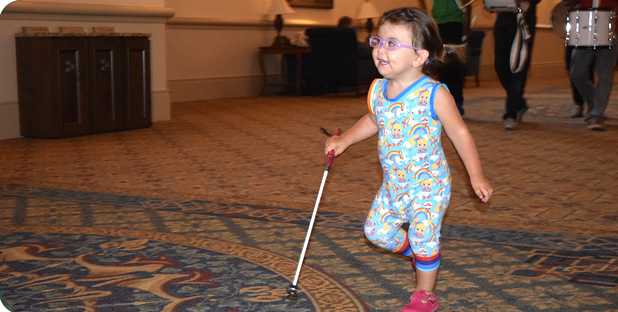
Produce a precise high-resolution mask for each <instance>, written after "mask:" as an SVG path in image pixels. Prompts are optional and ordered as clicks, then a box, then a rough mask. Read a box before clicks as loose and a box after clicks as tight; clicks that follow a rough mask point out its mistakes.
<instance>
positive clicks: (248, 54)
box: [0, 0, 566, 139]
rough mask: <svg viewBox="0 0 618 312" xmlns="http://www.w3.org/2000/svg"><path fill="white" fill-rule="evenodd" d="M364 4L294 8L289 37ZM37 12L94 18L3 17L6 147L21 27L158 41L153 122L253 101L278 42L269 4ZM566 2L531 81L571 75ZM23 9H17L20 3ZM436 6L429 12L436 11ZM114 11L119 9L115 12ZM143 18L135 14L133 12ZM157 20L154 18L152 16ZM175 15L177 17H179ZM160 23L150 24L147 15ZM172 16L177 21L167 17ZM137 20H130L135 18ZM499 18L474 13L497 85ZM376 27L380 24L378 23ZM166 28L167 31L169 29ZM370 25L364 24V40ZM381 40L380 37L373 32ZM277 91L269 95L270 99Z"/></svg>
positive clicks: (213, 2) (89, 0)
mask: <svg viewBox="0 0 618 312" xmlns="http://www.w3.org/2000/svg"><path fill="white" fill-rule="evenodd" d="M363 1H365V0H334V8H333V9H331V10H328V9H310V8H294V10H295V13H293V14H287V15H284V19H285V26H284V30H283V35H286V36H288V37H293V36H294V34H296V33H297V32H300V31H302V30H304V29H306V28H307V27H312V26H332V25H335V24H336V22H337V19H339V17H341V16H343V15H348V16H351V17H354V16H356V14H357V10H358V7H359V6H360V4H361V3H362V2H363ZM371 1H372V2H373V3H374V4H375V6H376V7H377V9H378V11H380V12H383V11H386V10H389V9H392V8H396V7H401V6H410V5H412V6H419V2H418V1H419V0H412V1H410V0H379V1H378V0H371ZM19 2H20V3H22V4H23V3H30V4H34V5H37V4H38V5H49V4H50V3H51V4H53V5H55V6H57V7H65V6H69V7H71V5H73V6H80V5H85V6H90V7H91V8H90V11H91V14H75V13H74V12H73V13H71V14H58V13H54V14H49V13H48V14H43V13H27V14H26V13H10V12H8V13H7V9H9V10H8V11H11V10H10V8H11V6H13V4H11V5H9V6H8V7H7V9H5V11H4V12H3V13H2V14H0V139H6V138H14V137H19V121H18V119H19V118H18V109H17V88H16V77H15V75H16V73H15V71H16V70H15V52H14V50H15V47H14V33H17V32H20V31H21V30H20V28H21V26H25V25H29V26H49V27H51V28H52V30H56V31H57V27H58V26H84V27H87V28H90V27H92V26H93V25H96V26H114V27H116V29H117V30H118V31H120V32H148V33H152V34H153V36H152V37H151V44H152V62H153V64H152V65H153V69H152V78H153V121H157V120H166V119H169V116H170V111H169V103H170V102H182V101H191V100H202V99H213V98H230V97H244V96H254V95H257V94H260V92H261V90H262V78H261V73H260V68H259V64H258V47H260V46H268V45H270V44H271V43H272V39H273V37H274V36H275V35H276V34H275V31H274V27H273V25H272V19H273V17H272V16H266V15H265V12H266V11H267V8H268V6H269V3H270V0H226V1H221V0H30V1H25V0H22V1H19ZM557 2H559V0H543V1H541V3H540V4H539V12H538V14H537V16H538V20H539V22H538V27H537V36H536V39H535V44H534V51H533V54H532V56H531V58H532V66H531V69H530V73H529V76H530V77H531V78H533V79H534V78H554V77H561V76H564V75H565V74H566V70H565V69H564V57H563V53H564V41H563V40H562V39H560V38H559V37H558V36H556V35H555V34H554V33H553V31H552V28H551V19H550V13H551V9H552V8H553V7H554V5H555V4H556V3H557ZM16 3H17V2H16ZM431 4H432V2H431V0H427V7H428V8H431ZM101 5H107V6H105V7H106V8H111V10H107V11H106V13H105V14H98V15H97V14H92V10H94V9H93V8H92V7H99V8H100V6H101ZM114 8H115V9H114ZM128 8H137V9H138V10H137V11H140V10H141V11H143V13H144V14H141V16H118V15H116V16H114V15H113V14H111V15H110V13H109V12H110V11H112V12H113V11H122V9H125V10H127V9H128ZM129 11H131V12H132V14H133V15H136V10H129ZM149 12H150V13H149ZM174 12H175V15H174ZM149 14H150V15H153V16H148V15H149ZM165 14H168V15H169V16H171V15H174V16H173V17H171V18H169V19H167V18H165V17H162V16H163V15H165ZM129 15H130V14H129ZM494 19H495V14H494V13H489V12H487V11H486V10H485V9H484V8H483V1H477V2H475V3H474V4H473V5H472V21H473V27H474V28H475V29H480V30H483V31H485V32H486V34H487V36H486V37H485V41H484V43H483V54H482V56H481V69H480V78H481V80H493V79H496V75H495V72H494V70H493V53H492V52H493V32H492V28H491V27H492V25H493V21H494ZM374 21H376V22H377V20H376V19H374ZM166 22H167V23H166ZM363 23H364V21H357V24H356V28H357V31H358V33H359V37H361V38H364V37H365V36H366V33H365V31H364V28H363ZM374 33H375V30H374ZM265 63H266V64H265V65H266V66H265V67H266V72H267V74H268V77H269V78H270V79H278V78H279V77H280V73H281V69H280V68H281V67H280V63H279V58H278V57H275V56H266V60H265ZM276 91H277V88H273V87H270V88H268V89H267V92H268V93H269V94H272V93H274V92H276Z"/></svg>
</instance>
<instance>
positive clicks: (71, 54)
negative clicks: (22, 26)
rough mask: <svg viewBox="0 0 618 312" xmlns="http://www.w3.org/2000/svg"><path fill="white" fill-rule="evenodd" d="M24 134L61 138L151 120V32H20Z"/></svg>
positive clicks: (145, 124)
mask: <svg viewBox="0 0 618 312" xmlns="http://www.w3.org/2000/svg"><path fill="white" fill-rule="evenodd" d="M15 40H16V55H17V56H16V57H17V88H18V98H19V116H20V127H21V135H23V136H25V137H39V138H61V137H69V136H78V135H85V134H94V133H102V132H110V131H119V130H128V129H136V128H144V127H149V126H150V125H151V91H150V90H151V87H150V40H149V38H148V36H144V35H142V36H138V35H126V34H124V35H117V36H88V35H84V36H75V35H71V36H67V35H64V36H63V35H55V34H52V35H47V36H41V35H38V36H27V35H23V36H19V35H18V36H16V38H15Z"/></svg>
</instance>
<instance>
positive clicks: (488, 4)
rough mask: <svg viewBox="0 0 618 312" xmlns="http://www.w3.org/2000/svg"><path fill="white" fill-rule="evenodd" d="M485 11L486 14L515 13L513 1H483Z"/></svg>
mask: <svg viewBox="0 0 618 312" xmlns="http://www.w3.org/2000/svg"><path fill="white" fill-rule="evenodd" d="M484 6H485V10H487V11H488V12H491V13H494V12H517V4H515V1H514V0H485V4H484Z"/></svg>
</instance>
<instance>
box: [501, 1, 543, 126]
mask: <svg viewBox="0 0 618 312" xmlns="http://www.w3.org/2000/svg"><path fill="white" fill-rule="evenodd" d="M515 2H516V3H517V4H518V5H519V7H520V8H521V9H522V11H525V12H524V13H523V14H524V21H525V23H526V25H527V29H528V33H529V34H530V37H529V39H528V41H527V45H526V51H525V52H526V53H527V55H528V57H527V59H526V61H525V62H524V63H523V64H522V67H521V70H520V71H518V72H515V73H514V72H513V71H512V70H511V47H512V46H513V41H514V39H515V37H516V35H517V31H518V28H519V23H518V21H517V14H518V13H516V12H499V13H498V16H497V17H496V22H495V23H494V57H495V60H494V69H495V70H496V74H497V75H498V79H499V80H500V84H501V85H502V88H504V90H505V91H506V112H505V114H504V116H502V119H503V122H504V129H506V130H515V129H517V123H519V122H521V120H522V117H523V116H524V113H525V112H526V111H527V110H528V105H527V103H526V99H524V91H525V87H526V79H527V77H528V69H529V68H530V55H531V54H532V45H533V42H534V34H535V31H536V5H537V4H538V3H539V2H540V0H530V1H523V0H515Z"/></svg>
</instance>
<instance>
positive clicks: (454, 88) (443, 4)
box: [423, 0, 466, 115]
mask: <svg viewBox="0 0 618 312" xmlns="http://www.w3.org/2000/svg"><path fill="white" fill-rule="evenodd" d="M423 5H424V2H423ZM431 16H432V17H433V19H434V20H435V21H436V24H438V33H439V34H440V38H441V39H442V42H443V43H444V44H452V45H459V44H462V43H463V36H464V20H465V17H464V9H463V4H462V3H461V1H460V0H434V1H433V6H432V7H431ZM445 61H446V63H445V64H444V65H443V66H441V67H440V68H439V70H438V76H439V77H438V79H439V80H440V82H442V83H444V84H445V85H446V87H447V88H448V90H449V92H450V93H451V95H452V96H453V98H454V99H455V105H457V110H459V113H460V114H461V115H463V114H464V113H465V110H464V108H463V105H464V97H463V87H464V81H465V70H466V67H465V64H464V63H463V61H462V60H461V59H460V58H456V57H455V58H451V59H447V60H445Z"/></svg>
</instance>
